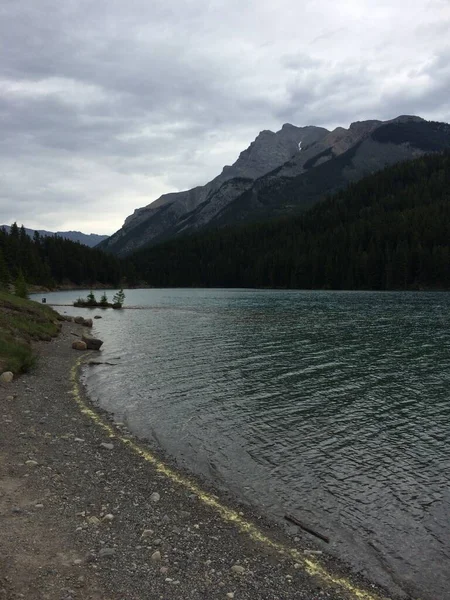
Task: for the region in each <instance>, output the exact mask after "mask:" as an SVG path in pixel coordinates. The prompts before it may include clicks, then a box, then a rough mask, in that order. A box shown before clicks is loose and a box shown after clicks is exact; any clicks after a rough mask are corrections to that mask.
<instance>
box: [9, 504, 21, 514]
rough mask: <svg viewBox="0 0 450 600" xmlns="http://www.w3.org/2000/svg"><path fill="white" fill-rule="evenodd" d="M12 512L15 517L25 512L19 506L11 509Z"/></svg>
mask: <svg viewBox="0 0 450 600" xmlns="http://www.w3.org/2000/svg"><path fill="white" fill-rule="evenodd" d="M11 512H12V513H13V514H15V515H21V514H22V513H23V510H22V509H21V508H20V507H19V506H14V508H12V509H11Z"/></svg>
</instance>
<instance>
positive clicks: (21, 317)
mask: <svg viewBox="0 0 450 600" xmlns="http://www.w3.org/2000/svg"><path fill="white" fill-rule="evenodd" d="M59 329H60V326H59V322H58V313H57V312H55V311H54V310H52V309H51V308H50V307H49V306H44V305H41V304H38V303H37V302H33V301H32V300H25V299H23V298H18V297H17V296H13V295H12V294H8V293H7V292H4V291H1V292H0V372H2V371H12V372H13V373H14V374H15V375H17V374H19V373H24V372H26V371H29V370H30V369H31V368H32V367H33V366H34V365H35V363H36V355H35V353H34V352H33V349H32V347H31V343H30V342H31V341H32V340H47V341H48V340H50V339H51V338H52V337H54V336H56V335H57V334H58V331H59Z"/></svg>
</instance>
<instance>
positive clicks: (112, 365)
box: [87, 360, 117, 367]
mask: <svg viewBox="0 0 450 600" xmlns="http://www.w3.org/2000/svg"><path fill="white" fill-rule="evenodd" d="M87 364H88V365H110V366H111V367H115V366H117V363H111V362H100V361H99V360H90V361H89V362H88V363H87Z"/></svg>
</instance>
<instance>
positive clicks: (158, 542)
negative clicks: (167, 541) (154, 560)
mask: <svg viewBox="0 0 450 600" xmlns="http://www.w3.org/2000/svg"><path fill="white" fill-rule="evenodd" d="M161 543H162V539H161V538H156V540H153V545H154V546H161Z"/></svg>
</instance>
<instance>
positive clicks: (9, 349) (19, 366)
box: [0, 331, 36, 375]
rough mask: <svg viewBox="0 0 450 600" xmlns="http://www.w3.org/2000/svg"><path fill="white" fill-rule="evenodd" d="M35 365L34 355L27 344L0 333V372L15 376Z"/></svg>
mask: <svg viewBox="0 0 450 600" xmlns="http://www.w3.org/2000/svg"><path fill="white" fill-rule="evenodd" d="M35 364H36V355H35V353H34V352H33V349H32V348H31V345H30V344H29V343H27V342H23V341H20V340H17V339H15V338H13V337H12V336H10V335H8V334H5V332H3V331H0V365H1V366H0V371H2V372H3V371H12V372H13V373H14V375H16V374H19V373H26V372H27V371H29V370H30V369H32V368H33V367H34V366H35Z"/></svg>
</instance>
